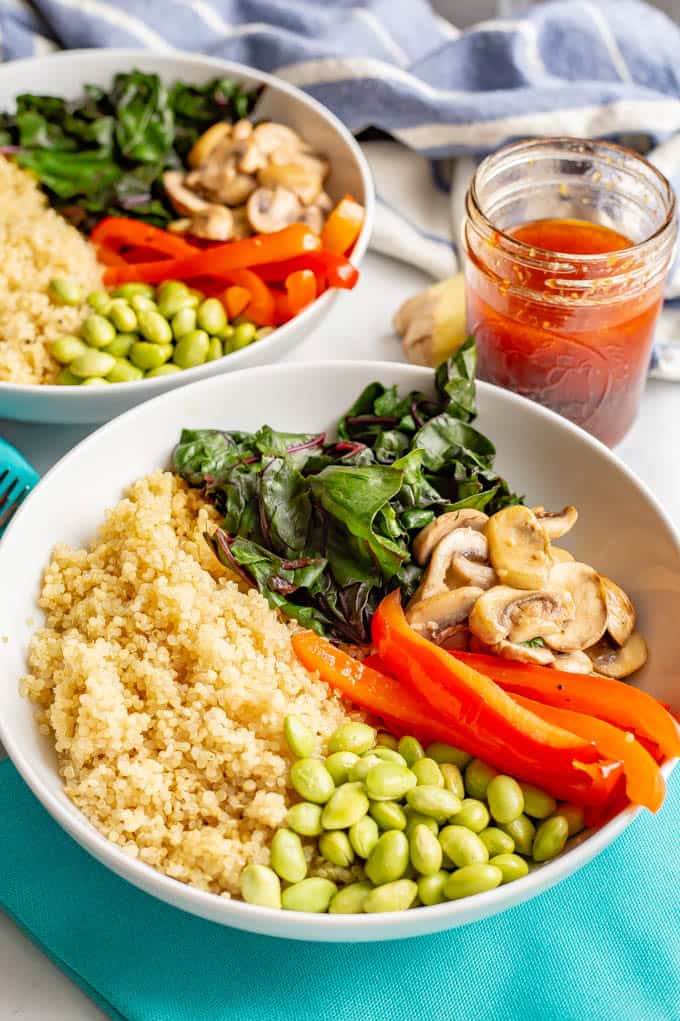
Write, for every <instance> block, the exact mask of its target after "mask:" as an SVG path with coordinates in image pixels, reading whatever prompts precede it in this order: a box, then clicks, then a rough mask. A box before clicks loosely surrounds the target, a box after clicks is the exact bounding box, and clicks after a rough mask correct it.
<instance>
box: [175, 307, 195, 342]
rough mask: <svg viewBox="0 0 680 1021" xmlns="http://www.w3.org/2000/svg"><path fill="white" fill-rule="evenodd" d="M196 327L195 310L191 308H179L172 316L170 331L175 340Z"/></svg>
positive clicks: (191, 331)
mask: <svg viewBox="0 0 680 1021" xmlns="http://www.w3.org/2000/svg"><path fill="white" fill-rule="evenodd" d="M195 329H196V310H195V309H193V308H181V309H180V310H179V312H175V314H174V316H173V317H172V333H173V336H174V337H175V339H176V340H181V338H182V337H186V335H187V333H193V331H194V330H195Z"/></svg>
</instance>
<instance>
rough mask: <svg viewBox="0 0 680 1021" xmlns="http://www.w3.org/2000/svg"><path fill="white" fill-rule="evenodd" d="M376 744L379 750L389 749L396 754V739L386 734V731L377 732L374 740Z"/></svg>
mask: <svg viewBox="0 0 680 1021" xmlns="http://www.w3.org/2000/svg"><path fill="white" fill-rule="evenodd" d="M375 740H376V744H378V745H380V747H381V748H391V749H392V750H393V751H395V752H396V750H397V744H398V742H397V739H396V737H393V736H392V734H388V733H387V731H386V730H379V731H378V736H377V738H376V739H375Z"/></svg>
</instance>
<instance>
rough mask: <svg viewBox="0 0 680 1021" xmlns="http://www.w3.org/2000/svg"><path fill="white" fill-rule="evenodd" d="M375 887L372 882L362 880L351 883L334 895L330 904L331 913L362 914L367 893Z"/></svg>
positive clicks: (329, 912) (329, 910)
mask: <svg viewBox="0 0 680 1021" xmlns="http://www.w3.org/2000/svg"><path fill="white" fill-rule="evenodd" d="M372 889H373V887H372V885H371V884H370V883H367V882H366V881H365V880H362V881H361V882H359V883H350V884H349V886H345V887H343V888H342V890H338V892H337V893H336V894H335V896H334V897H333V900H332V901H331V902H330V904H329V905H328V914H329V915H360V914H361V912H362V911H363V910H364V901H365V900H366V896H367V894H369V893H370V892H371V890H372Z"/></svg>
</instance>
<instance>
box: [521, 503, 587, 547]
mask: <svg viewBox="0 0 680 1021" xmlns="http://www.w3.org/2000/svg"><path fill="white" fill-rule="evenodd" d="M532 510H533V512H534V514H535V515H536V517H537V518H538V520H539V521H540V523H541V524H542V525H543V528H544V529H545V533H546V535H547V536H548V538H549V539H551V540H552V539H559V538H560V537H561V536H563V535H566V534H567V532H570V531H571V529H572V528H573V527H574V525H575V524H576V522H577V521H578V511H577V510H576V508H575V507H563V508H562V510H561V511H547V510H546V509H545V507H532Z"/></svg>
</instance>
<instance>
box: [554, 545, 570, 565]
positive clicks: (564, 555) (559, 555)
mask: <svg viewBox="0 0 680 1021" xmlns="http://www.w3.org/2000/svg"><path fill="white" fill-rule="evenodd" d="M550 556H551V557H552V562H553V564H566V563H571V562H572V561H573V559H574V554H573V553H570V552H569V550H568V549H562V547H561V546H553V545H552V544H551V545H550Z"/></svg>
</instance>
